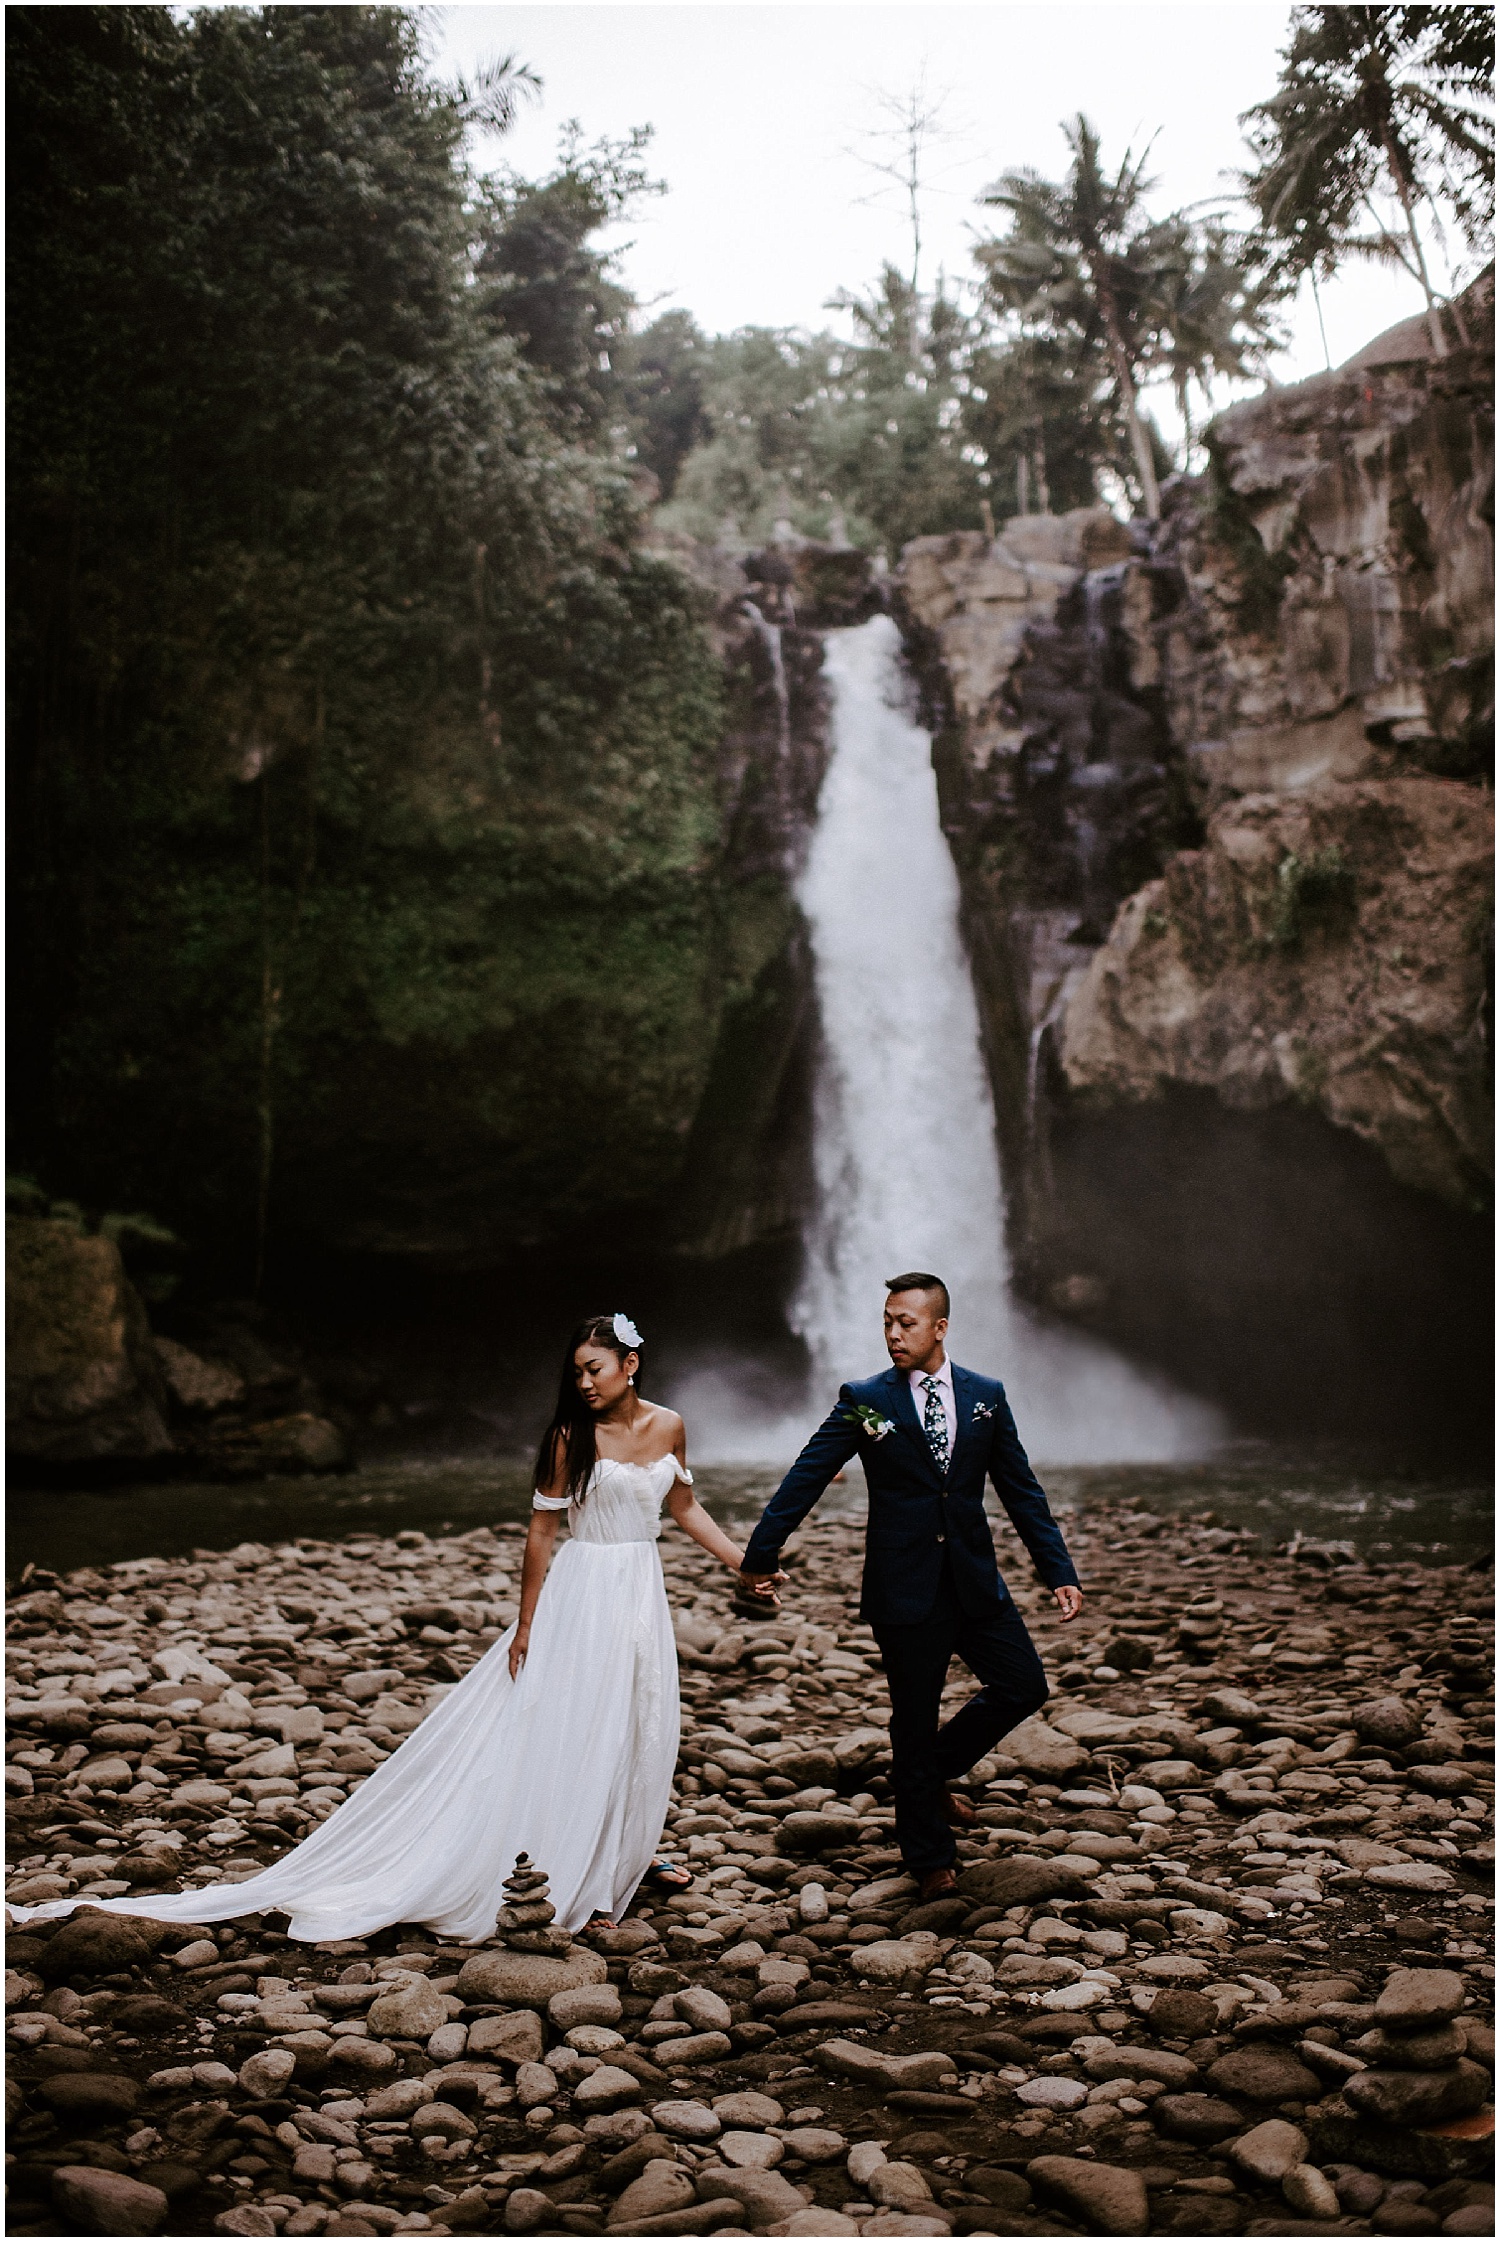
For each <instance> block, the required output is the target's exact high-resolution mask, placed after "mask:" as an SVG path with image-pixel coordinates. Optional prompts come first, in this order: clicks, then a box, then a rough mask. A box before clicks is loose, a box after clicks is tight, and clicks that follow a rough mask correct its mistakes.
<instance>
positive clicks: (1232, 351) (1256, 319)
mask: <svg viewBox="0 0 1500 2242" xmlns="http://www.w3.org/2000/svg"><path fill="white" fill-rule="evenodd" d="M1179 223H1180V232H1179V236H1178V262H1177V263H1176V265H1175V266H1173V267H1170V268H1169V269H1168V270H1167V271H1166V272H1165V273H1164V274H1163V277H1162V285H1161V337H1160V341H1159V343H1158V346H1157V356H1158V362H1159V363H1160V364H1161V365H1162V366H1163V367H1164V368H1165V369H1166V371H1167V373H1168V375H1169V376H1170V378H1171V383H1172V388H1173V391H1174V393H1175V395H1176V398H1177V409H1178V411H1179V413H1180V414H1181V416H1182V430H1183V466H1184V467H1185V468H1187V467H1190V466H1191V461H1192V448H1193V421H1192V412H1191V408H1190V404H1189V391H1190V389H1191V387H1192V386H1193V384H1195V383H1196V385H1197V387H1198V389H1199V390H1200V391H1201V392H1202V394H1203V396H1204V398H1205V399H1208V397H1209V393H1210V392H1209V385H1210V384H1211V383H1212V381H1213V380H1214V379H1215V377H1216V376H1226V377H1228V378H1229V379H1231V380H1236V381H1246V380H1249V379H1250V378H1251V376H1252V375H1254V374H1257V373H1260V372H1262V371H1263V370H1264V362H1265V357H1266V354H1267V352H1268V351H1269V350H1270V349H1272V348H1273V347H1274V346H1275V345H1276V344H1277V343H1278V342H1280V340H1281V339H1282V338H1281V335H1280V332H1279V330H1278V328H1277V326H1276V324H1275V322H1274V319H1273V316H1272V313H1271V308H1270V307H1271V303H1272V301H1273V299H1274V296H1275V294H1276V288H1275V284H1274V283H1273V282H1272V281H1271V280H1270V279H1269V278H1267V277H1266V276H1264V275H1262V276H1260V277H1258V278H1252V277H1251V273H1250V271H1249V269H1248V268H1247V265H1246V263H1245V261H1244V260H1243V258H1242V255H1241V253H1240V247H1239V244H1238V242H1237V241H1236V239H1235V238H1234V237H1233V236H1232V235H1231V234H1230V233H1229V231H1228V229H1227V228H1226V227H1225V226H1224V225H1223V224H1222V222H1221V221H1219V220H1218V219H1210V220H1208V221H1207V222H1206V224H1204V225H1203V226H1202V227H1201V228H1200V227H1195V226H1193V225H1191V224H1190V223H1189V222H1187V221H1186V220H1185V219H1184V220H1181V221H1180V222H1179Z"/></svg>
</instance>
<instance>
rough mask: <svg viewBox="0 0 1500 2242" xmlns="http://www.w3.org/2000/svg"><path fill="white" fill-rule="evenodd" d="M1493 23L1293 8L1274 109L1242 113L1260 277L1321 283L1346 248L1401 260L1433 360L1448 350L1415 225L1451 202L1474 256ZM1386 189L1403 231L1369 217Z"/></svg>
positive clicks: (1490, 142) (1463, 10) (1490, 166)
mask: <svg viewBox="0 0 1500 2242" xmlns="http://www.w3.org/2000/svg"><path fill="white" fill-rule="evenodd" d="M1493 64H1494V16H1493V12H1492V10H1491V9H1490V8H1488V7H1469V6H1455V7H1350V6H1333V7H1328V6H1316V7H1300V8H1295V9H1294V10H1293V11H1292V21H1291V38H1290V40H1289V41H1288V44H1287V46H1286V48H1285V50H1284V51H1283V54H1282V70H1281V78H1280V81H1279V83H1278V85H1277V89H1276V92H1275V93H1274V94H1273V95H1272V96H1271V98H1270V100H1269V101H1263V102H1259V103H1257V105H1256V106H1255V107H1254V108H1253V109H1249V110H1247V111H1246V112H1245V114H1244V116H1243V117H1242V118H1241V120H1240V121H1241V123H1242V124H1243V125H1244V126H1245V127H1246V133H1247V137H1248V139H1249V142H1250V146H1251V150H1252V152H1253V153H1254V155H1255V157H1256V158H1257V167H1256V169H1255V170H1253V171H1250V172H1246V173H1244V174H1242V184H1243V187H1244V191H1245V193H1246V195H1247V196H1248V198H1249V199H1250V201H1251V202H1253V203H1254V205H1255V207H1256V209H1257V211H1258V212H1259V214H1260V226H1261V231H1262V234H1263V237H1264V238H1265V240H1266V243H1267V245H1268V250H1269V255H1268V258H1267V265H1268V270H1270V271H1272V272H1277V271H1279V273H1280V274H1281V275H1282V276H1283V277H1284V278H1286V279H1291V280H1295V279H1298V278H1300V277H1301V274H1302V273H1303V272H1310V273H1312V274H1313V276H1314V278H1315V279H1316V278H1317V277H1318V276H1320V275H1321V276H1324V277H1326V275H1327V274H1328V273H1329V272H1330V271H1331V270H1332V268H1333V265H1334V263H1335V262H1336V260H1337V258H1338V257H1339V256H1340V255H1341V254H1344V253H1347V252H1349V251H1351V250H1352V251H1354V252H1356V253H1360V254H1364V255H1376V256H1383V257H1387V258H1395V259H1398V260H1399V261H1400V262H1401V263H1403V264H1405V265H1406V267H1407V269H1408V270H1409V271H1411V272H1412V273H1413V274H1414V276H1415V277H1416V278H1417V279H1418V280H1419V281H1420V282H1421V286H1422V292H1423V294H1424V295H1425V297H1426V299H1427V321H1428V330H1429V332H1430V334H1431V336H1432V347H1433V350H1434V352H1435V353H1436V355H1437V356H1438V357H1439V358H1442V357H1444V356H1446V354H1447V349H1448V344H1447V338H1446V336H1445V335H1444V333H1443V324H1442V319H1441V317H1440V313H1439V301H1440V299H1439V297H1438V295H1437V292H1436V290H1435V289H1434V287H1433V284H1432V276H1431V274H1430V272H1429V269H1428V264H1427V252H1426V248H1425V245H1424V243H1423V240H1422V235H1421V231H1420V229H1419V227H1418V225H1417V215H1416V213H1417V206H1418V205H1419V204H1422V203H1425V204H1426V206H1427V209H1428V212H1429V215H1430V217H1431V218H1432V219H1433V220H1434V222H1437V223H1440V216H1439V213H1440V208H1441V205H1442V204H1444V203H1446V204H1447V206H1448V208H1449V209H1450V210H1451V211H1452V213H1453V215H1454V216H1455V217H1456V218H1457V220H1458V223H1459V225H1460V227H1461V228H1462V230H1463V233H1464V236H1465V238H1466V240H1467V241H1468V242H1469V245H1470V247H1471V248H1473V249H1475V250H1478V249H1480V248H1482V247H1483V246H1484V244H1485V242H1486V240H1487V236H1488V232H1489V229H1490V227H1491V225H1492V224H1493V219H1494V200H1495V197H1494V119H1493V111H1492V106H1491V86H1492V80H1493ZM1382 177H1383V178H1384V179H1385V181H1386V183H1387V184H1388V185H1389V187H1390V189H1391V191H1392V193H1393V194H1394V195H1395V198H1396V201H1397V203H1398V204H1399V205H1400V209H1401V218H1402V224H1403V228H1404V233H1405V240H1404V242H1403V240H1402V238H1401V234H1400V233H1398V232H1396V231H1394V230H1393V229H1390V228H1388V227H1385V226H1384V225H1383V224H1382V223H1381V222H1380V220H1379V218H1378V216H1377V217H1376V220H1375V227H1376V230H1375V232H1374V233H1373V234H1368V233H1364V232H1361V231H1360V230H1359V229H1360V228H1362V227H1363V226H1364V224H1365V222H1366V220H1367V218H1368V217H1369V216H1370V215H1372V212H1371V207H1370V198H1371V196H1372V194H1373V193H1374V192H1375V190H1376V187H1377V184H1378V183H1379V181H1380V180H1381V179H1382Z"/></svg>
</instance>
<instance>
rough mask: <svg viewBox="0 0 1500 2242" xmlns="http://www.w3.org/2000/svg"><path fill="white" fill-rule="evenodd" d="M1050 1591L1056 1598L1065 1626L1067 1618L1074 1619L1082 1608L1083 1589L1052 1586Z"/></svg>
mask: <svg viewBox="0 0 1500 2242" xmlns="http://www.w3.org/2000/svg"><path fill="white" fill-rule="evenodd" d="M1052 1593H1053V1595H1054V1596H1055V1597H1056V1598H1057V1608H1058V1610H1059V1611H1060V1612H1061V1613H1062V1616H1063V1625H1064V1626H1065V1627H1066V1626H1067V1624H1068V1622H1069V1620H1071V1619H1076V1618H1077V1617H1078V1614H1079V1613H1080V1612H1081V1611H1082V1609H1083V1590H1082V1589H1081V1588H1054V1589H1053V1591H1052Z"/></svg>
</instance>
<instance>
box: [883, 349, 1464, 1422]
mask: <svg viewBox="0 0 1500 2242" xmlns="http://www.w3.org/2000/svg"><path fill="white" fill-rule="evenodd" d="M1476 317H1480V318H1482V307H1479V306H1476ZM1492 398H1493V367H1492V362H1491V361H1490V360H1489V359H1488V358H1487V357H1483V358H1482V357H1481V356H1480V354H1478V353H1477V352H1465V353H1463V354H1461V355H1459V356H1456V357H1453V358H1450V359H1448V360H1444V361H1441V362H1434V361H1433V360H1432V359H1431V357H1430V355H1429V353H1428V348H1427V344H1426V339H1425V335H1424V334H1423V332H1422V330H1421V327H1420V325H1419V324H1418V323H1411V324H1409V325H1408V326H1405V327H1402V328H1398V329H1395V330H1393V331H1392V333H1391V334H1390V335H1389V336H1385V337H1382V338H1380V340H1379V341H1378V342H1377V343H1375V344H1372V345H1371V346H1370V347H1369V348H1368V349H1367V350H1365V351H1363V352H1362V353H1360V355H1359V357H1358V358H1357V359H1356V360H1354V361H1352V362H1351V363H1350V365H1348V366H1347V367H1344V368H1341V369H1340V370H1339V371H1338V372H1337V373H1336V374H1331V375H1325V376H1321V377H1319V378H1318V379H1316V380H1313V381H1309V382H1304V383H1302V384H1300V385H1298V386H1297V387H1296V388H1295V389H1287V390H1280V391H1273V392H1270V393H1268V394H1267V395H1266V396H1264V397H1262V398H1260V399H1257V400H1255V401H1254V402H1252V403H1248V404H1245V405H1241V406H1239V407H1237V408H1235V409H1234V410H1233V411H1232V412H1230V413H1227V414H1226V415H1225V416H1224V417H1223V418H1222V419H1221V420H1220V421H1219V422H1218V423H1217V424H1216V426H1215V428H1214V430H1213V432H1212V438H1211V459H1212V464H1211V471H1210V473H1209V474H1208V475H1207V476H1205V477H1203V478H1199V479H1195V480H1193V481H1188V480H1186V479H1182V480H1179V481H1178V482H1177V483H1176V484H1174V485H1170V486H1169V487H1168V493H1167V503H1166V508H1165V517H1164V520H1163V521H1162V523H1161V524H1160V525H1158V527H1157V529H1156V530H1155V532H1154V533H1152V534H1151V535H1150V536H1149V537H1148V536H1147V535H1146V533H1145V532H1144V530H1143V529H1142V527H1141V525H1135V526H1134V528H1133V529H1132V530H1128V531H1127V530H1126V529H1124V528H1123V527H1122V526H1121V525H1119V524H1116V523H1114V522H1112V521H1111V520H1110V519H1109V518H1108V517H1107V516H1100V515H1096V514H1075V515H1070V516H1067V517H1065V518H1063V519H1061V520H1035V521H1032V520H1026V521H1020V522H1014V523H1011V524H1009V525H1007V527H1006V529H1005V530H1004V532H1003V533H1002V536H1001V538H1000V540H998V541H997V542H996V543H994V544H993V545H992V544H991V543H990V542H989V541H988V540H986V539H984V538H982V537H979V536H955V537H946V538H941V539H937V538H928V539H920V540H918V541H917V543H916V544H915V545H913V546H911V547H909V548H908V549H907V552H906V553H905V555H904V556H903V560H902V566H901V569H900V571H899V574H898V577H897V583H896V594H897V599H898V603H899V611H900V612H901V613H902V615H903V617H904V620H905V623H906V627H907V631H908V636H909V640H910V643H911V645H912V648H913V653H914V658H915V660H916V663H917V666H918V669H919V672H920V674H921V675H922V677H923V679H924V683H925V686H926V689H927V692H928V696H929V701H930V704H931V712H932V715H933V719H934V724H935V728H936V733H937V739H938V748H937V754H938V763H939V771H940V777H941V780H942V784H943V792H944V802H945V817H946V820H947V823H948V827H949V831H950V834H951V836H952V838H953V843H954V848H955V853H956V855H957V857H958V861H959V865H960V869H961V873H962V876H963V880H964V890H965V897H966V906H967V916H968V925H969V934H970V941H971V946H972V949H973V953H974V957H975V963H976V971H977V974H978V978H979V982H980V985H981V989H982V992H983V995H984V998H985V1009H986V1016H987V1026H988V1033H989V1042H990V1057H991V1063H992V1069H993V1073H994V1078H995V1082H996V1090H997V1102H998V1105H999V1109H1000V1126H1001V1134H1002V1140H1003V1145H1004V1150H1005V1153H1006V1164H1007V1172H1008V1176H1009V1179H1010V1182H1011V1186H1012V1194H1013V1196H1012V1227H1013V1240H1012V1243H1013V1250H1014V1253H1015V1258H1016V1261H1017V1264H1018V1268H1019V1271H1020V1274H1021V1278H1022V1282H1023V1283H1024V1284H1025V1285H1026V1287H1027V1289H1028V1290H1029V1291H1030V1292H1031V1293H1032V1294H1033V1295H1034V1296H1035V1297H1036V1298H1037V1299H1038V1300H1039V1301H1041V1302H1043V1303H1044V1304H1048V1305H1050V1306H1051V1307H1052V1308H1053V1309H1054V1310H1056V1311H1058V1312H1062V1313H1067V1314H1071V1315H1075V1316H1077V1317H1079V1318H1081V1319H1082V1320H1084V1321H1086V1322H1088V1323H1090V1324H1091V1325H1092V1326H1093V1327H1094V1328H1097V1329H1098V1330H1100V1331H1101V1332H1103V1333H1105V1334H1107V1335H1108V1336H1110V1337H1112V1338H1114V1339H1115V1340H1116V1341H1118V1342H1120V1343H1123V1344H1126V1345H1131V1346H1134V1347H1136V1348H1138V1349H1139V1350H1141V1351H1143V1352H1145V1353H1147V1354H1148V1355H1151V1356H1153V1357H1155V1358H1156V1359H1158V1360H1160V1361H1162V1362H1164V1363H1165V1364H1166V1365H1167V1366H1168V1367H1170V1368H1172V1369H1173V1370H1175V1371H1176V1372H1177V1373H1178V1374H1179V1375H1185V1376H1188V1377H1190V1378H1192V1379H1193V1380H1194V1382H1196V1383H1198V1384H1199V1385H1200V1386H1206V1387H1207V1388H1208V1389H1209V1390H1212V1391H1215V1392H1217V1393H1218V1394H1219V1395H1220V1396H1221V1397H1222V1398H1223V1399H1224V1400H1226V1401H1227V1402H1228V1403H1229V1404H1230V1405H1231V1407H1233V1408H1236V1409H1237V1410H1238V1411H1239V1413H1240V1415H1241V1419H1242V1421H1246V1420H1248V1421H1250V1422H1256V1421H1259V1422H1261V1423H1263V1424H1267V1425H1275V1426H1280V1427H1283V1428H1285V1427H1288V1426H1291V1425H1295V1424H1297V1423H1298V1422H1304V1423H1307V1424H1313V1425H1319V1426H1322V1427H1324V1428H1325V1429H1332V1428H1333V1427H1335V1426H1336V1425H1338V1424H1339V1423H1340V1422H1345V1423H1348V1424H1358V1425H1361V1426H1370V1425H1371V1423H1372V1420H1371V1415H1370V1410H1371V1406H1372V1403H1373V1406H1374V1408H1375V1410H1376V1413H1377V1416H1379V1415H1382V1414H1383V1415H1384V1417H1385V1418H1387V1419H1389V1418H1391V1417H1393V1416H1394V1417H1398V1418H1403V1421H1405V1413H1406V1411H1407V1409H1408V1405H1409V1404H1410V1403H1411V1401H1412V1399H1413V1395H1414V1393H1416V1392H1420V1394H1421V1396H1422V1402H1421V1415H1422V1420H1423V1422H1424V1423H1427V1422H1429V1421H1433V1420H1436V1421H1441V1422H1442V1423H1444V1424H1448V1423H1451V1421H1452V1418H1453V1415H1454V1413H1455V1411H1458V1412H1461V1411H1462V1410H1463V1409H1464V1408H1466V1407H1468V1408H1470V1409H1472V1407H1473V1405H1474V1399H1475V1393H1476V1389H1477V1390H1478V1391H1482V1388H1483V1383H1484V1372H1483V1369H1482V1367H1481V1366H1482V1363H1483V1360H1484V1359H1485V1358H1484V1353H1483V1350H1484V1347H1485V1336H1484V1313H1483V1306H1482V1301H1483V1294H1484V1278H1483V1265H1484V1260H1485V1255H1484V1250H1483V1245H1482V1237H1481V1229H1480V1223H1479V1220H1478V1214H1479V1210H1480V1209H1481V1208H1482V1207H1483V1205H1484V1204H1485V1201H1486V1196H1487V1178H1488V1174H1489V1172H1490V1105H1489V1078H1488V1041H1487V1039H1488V1022H1489V1011H1488V1005H1489V999H1488V994H1487V991H1488V986H1489V980H1488V975H1489V943H1490V915H1489V895H1490V878H1491V871H1490V866H1491V850H1492V841H1491V816H1490V810H1491V803H1490V796H1489V792H1488V788H1487V785H1486V784H1485V782H1484V778H1483V772H1484V769H1485V757H1486V754H1487V750H1488V738H1489V732H1490V727H1491V723H1492V716H1491V704H1492V687H1491V674H1492V645H1493V626H1492V598H1493V570H1492V527H1491V517H1492V505H1491V490H1492V466H1491V462H1492V445H1493V433H1492V431H1493V422H1492ZM1331 1379H1332V1380H1334V1381H1335V1382H1336V1383H1337V1384H1338V1385H1339V1386H1340V1387H1341V1389H1342V1391H1343V1393H1344V1394H1345V1396H1346V1402H1345V1403H1343V1404H1341V1403H1340V1400H1339V1398H1338V1394H1337V1392H1336V1393H1335V1394H1334V1397H1333V1398H1332V1400H1330V1380H1331Z"/></svg>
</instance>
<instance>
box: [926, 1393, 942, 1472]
mask: <svg viewBox="0 0 1500 2242" xmlns="http://www.w3.org/2000/svg"><path fill="white" fill-rule="evenodd" d="M922 1383H923V1385H924V1386H925V1387H926V1388H927V1404H926V1407H925V1408H924V1410H923V1412H922V1430H923V1431H924V1432H925V1433H926V1435H927V1445H928V1447H929V1448H930V1449H931V1450H932V1454H933V1460H934V1461H935V1462H936V1464H937V1467H938V1470H939V1471H941V1472H944V1473H946V1471H947V1469H948V1420H947V1418H946V1417H945V1416H944V1414H943V1397H942V1388H941V1387H940V1386H939V1384H938V1381H937V1379H936V1378H924V1379H923V1380H922Z"/></svg>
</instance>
